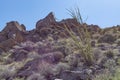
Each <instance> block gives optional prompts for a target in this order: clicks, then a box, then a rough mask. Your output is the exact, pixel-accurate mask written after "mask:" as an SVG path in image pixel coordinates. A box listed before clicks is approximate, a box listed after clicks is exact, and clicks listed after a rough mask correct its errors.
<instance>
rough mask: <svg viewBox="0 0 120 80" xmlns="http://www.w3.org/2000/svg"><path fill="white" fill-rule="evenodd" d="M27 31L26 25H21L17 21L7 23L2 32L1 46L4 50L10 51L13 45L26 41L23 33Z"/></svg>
mask: <svg viewBox="0 0 120 80" xmlns="http://www.w3.org/2000/svg"><path fill="white" fill-rule="evenodd" d="M25 31H26V29H25V26H24V25H23V24H22V25H19V23H18V22H17V21H11V22H9V23H7V25H6V26H5V28H4V29H3V30H2V31H1V33H0V48H1V49H2V50H3V51H8V50H9V49H10V48H12V46H14V45H16V44H17V43H20V42H22V41H24V35H23V33H24V32H25Z"/></svg>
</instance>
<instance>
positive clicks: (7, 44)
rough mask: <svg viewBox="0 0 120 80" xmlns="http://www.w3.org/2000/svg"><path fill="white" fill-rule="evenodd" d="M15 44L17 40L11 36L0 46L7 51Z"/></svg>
mask: <svg viewBox="0 0 120 80" xmlns="http://www.w3.org/2000/svg"><path fill="white" fill-rule="evenodd" d="M15 44H17V42H16V41H15V40H14V39H12V38H10V39H8V40H5V41H3V42H1V43H0V48H1V49H2V50H4V51H7V50H9V49H10V48H12V46H14V45H15Z"/></svg>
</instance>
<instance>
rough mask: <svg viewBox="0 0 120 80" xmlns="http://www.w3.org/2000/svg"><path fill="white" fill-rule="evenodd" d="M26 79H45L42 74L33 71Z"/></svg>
mask: <svg viewBox="0 0 120 80" xmlns="http://www.w3.org/2000/svg"><path fill="white" fill-rule="evenodd" d="M27 80H46V79H45V77H44V76H43V75H41V74H40V73H34V74H32V75H31V76H29V77H28V78H27Z"/></svg>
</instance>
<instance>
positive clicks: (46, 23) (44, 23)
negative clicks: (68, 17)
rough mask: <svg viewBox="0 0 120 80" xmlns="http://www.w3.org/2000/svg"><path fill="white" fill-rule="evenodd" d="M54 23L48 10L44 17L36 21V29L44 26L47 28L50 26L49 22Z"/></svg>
mask: <svg viewBox="0 0 120 80" xmlns="http://www.w3.org/2000/svg"><path fill="white" fill-rule="evenodd" d="M54 23H56V21H55V18H54V15H53V13H52V12H50V13H49V14H48V16H46V17H45V18H44V19H41V20H39V21H38V22H37V23H36V29H37V30H40V29H41V28H44V27H46V28H48V27H50V26H51V24H54Z"/></svg>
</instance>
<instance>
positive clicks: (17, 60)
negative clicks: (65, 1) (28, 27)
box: [0, 8, 120, 80]
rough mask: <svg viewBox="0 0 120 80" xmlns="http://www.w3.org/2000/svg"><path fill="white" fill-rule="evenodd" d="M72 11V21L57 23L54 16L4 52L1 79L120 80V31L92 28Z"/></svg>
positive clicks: (77, 11) (0, 67) (0, 55)
mask: <svg viewBox="0 0 120 80" xmlns="http://www.w3.org/2000/svg"><path fill="white" fill-rule="evenodd" d="M68 11H69V12H70V15H71V16H72V17H73V18H72V19H68V20H63V21H61V22H55V20H54V18H53V15H52V13H50V15H49V16H47V17H46V18H45V19H43V20H40V21H38V23H37V26H38V27H37V29H36V30H32V31H29V32H27V31H26V33H24V34H25V35H24V37H26V38H25V41H24V42H21V43H17V44H16V45H14V46H13V47H12V48H11V49H9V50H8V51H7V52H4V51H3V52H0V80H120V41H119V40H120V37H119V36H120V34H118V33H120V32H119V28H118V27H113V28H108V29H99V28H98V26H96V25H95V26H94V25H92V26H91V27H90V25H87V24H86V23H84V22H83V19H82V17H81V14H80V10H79V9H78V8H76V9H75V10H68ZM42 22H43V23H42ZM45 22H46V23H47V24H48V25H47V24H46V23H45ZM72 22H73V23H72ZM42 27H44V28H43V29H44V30H45V31H46V32H45V34H44V31H42V30H43V29H42ZM46 27H47V28H46ZM48 27H49V30H50V31H47V30H48ZM93 27H94V29H93ZM39 29H40V30H39ZM26 35H27V36H26Z"/></svg>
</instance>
